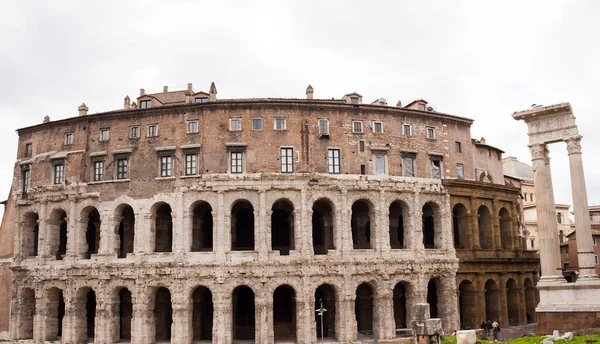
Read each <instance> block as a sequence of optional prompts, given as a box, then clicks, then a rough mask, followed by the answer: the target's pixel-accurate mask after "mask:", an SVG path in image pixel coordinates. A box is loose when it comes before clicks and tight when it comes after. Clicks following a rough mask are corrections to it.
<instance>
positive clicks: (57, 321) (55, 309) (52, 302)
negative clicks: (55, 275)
mask: <svg viewBox="0 0 600 344" xmlns="http://www.w3.org/2000/svg"><path fill="white" fill-rule="evenodd" d="M47 295H48V310H49V312H48V320H47V321H46V326H48V327H47V332H46V335H45V338H44V340H58V339H60V338H61V337H62V328H63V319H64V317H65V299H64V298H63V291H62V290H60V289H58V288H51V289H50V290H48V294H47Z"/></svg>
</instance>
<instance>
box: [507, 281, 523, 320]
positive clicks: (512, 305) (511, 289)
mask: <svg viewBox="0 0 600 344" xmlns="http://www.w3.org/2000/svg"><path fill="white" fill-rule="evenodd" d="M519 308H520V302H519V287H518V286H517V282H516V281H515V280H514V279H512V278H509V279H508V281H506V310H507V311H508V325H509V326H517V325H519V323H520V321H519Z"/></svg>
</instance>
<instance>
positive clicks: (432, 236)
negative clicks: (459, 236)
mask: <svg viewBox="0 0 600 344" xmlns="http://www.w3.org/2000/svg"><path fill="white" fill-rule="evenodd" d="M422 210H423V213H422V225H423V228H422V229H423V246H424V247H425V248H426V249H439V248H442V247H441V244H442V223H441V209H440V207H439V205H438V204H437V203H435V202H432V201H429V202H427V203H425V204H424V205H423V209H422Z"/></svg>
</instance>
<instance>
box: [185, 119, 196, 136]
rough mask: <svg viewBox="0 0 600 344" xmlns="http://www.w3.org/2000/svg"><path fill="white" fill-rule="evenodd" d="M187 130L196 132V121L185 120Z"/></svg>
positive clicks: (191, 132) (190, 132)
mask: <svg viewBox="0 0 600 344" xmlns="http://www.w3.org/2000/svg"><path fill="white" fill-rule="evenodd" d="M187 132H188V133H189V134H195V133H197V132H198V121H188V122H187Z"/></svg>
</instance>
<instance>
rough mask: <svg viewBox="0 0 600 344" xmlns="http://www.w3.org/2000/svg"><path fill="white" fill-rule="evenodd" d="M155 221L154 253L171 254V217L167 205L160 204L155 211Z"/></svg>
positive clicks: (169, 208)
mask: <svg viewBox="0 0 600 344" xmlns="http://www.w3.org/2000/svg"><path fill="white" fill-rule="evenodd" d="M155 221H156V222H155V230H156V241H155V243H154V252H172V250H173V217H172V216H171V206H170V205H168V204H167V203H163V204H161V205H160V206H159V207H158V209H156V217H155Z"/></svg>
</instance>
